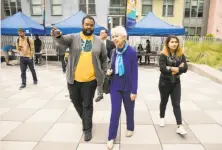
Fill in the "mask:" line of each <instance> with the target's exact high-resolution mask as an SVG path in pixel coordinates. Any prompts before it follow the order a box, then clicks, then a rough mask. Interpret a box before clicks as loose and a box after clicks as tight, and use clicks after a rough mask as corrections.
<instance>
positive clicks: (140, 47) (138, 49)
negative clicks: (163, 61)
mask: <svg viewBox="0 0 222 150" xmlns="http://www.w3.org/2000/svg"><path fill="white" fill-rule="evenodd" d="M137 52H138V54H139V56H137V59H138V60H139V63H140V64H142V55H141V54H142V52H143V46H142V44H139V46H138V48H137Z"/></svg>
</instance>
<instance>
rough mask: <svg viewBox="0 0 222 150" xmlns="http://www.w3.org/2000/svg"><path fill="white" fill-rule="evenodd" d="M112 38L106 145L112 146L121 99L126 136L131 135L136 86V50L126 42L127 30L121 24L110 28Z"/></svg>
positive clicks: (115, 134) (108, 72)
mask: <svg viewBox="0 0 222 150" xmlns="http://www.w3.org/2000/svg"><path fill="white" fill-rule="evenodd" d="M111 35H112V40H113V42H114V44H115V45H116V49H115V50H113V51H112V52H111V56H112V64H111V69H108V70H107V75H109V76H111V83H110V97H111V117H110V125H109V136H108V142H107V147H108V149H112V148H113V146H114V145H113V144H114V140H115V139H116V136H117V130H118V126H119V118H120V113H121V106H122V101H123V104H124V107H125V112H126V137H131V136H132V135H133V131H134V106H135V99H136V96H137V88H138V62H137V54H136V51H135V50H134V49H133V48H132V47H131V46H129V45H128V44H127V43H126V39H127V32H126V29H125V28H124V27H122V26H117V27H115V28H113V29H112V30H111Z"/></svg>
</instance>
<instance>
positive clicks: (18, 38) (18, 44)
mask: <svg viewBox="0 0 222 150" xmlns="http://www.w3.org/2000/svg"><path fill="white" fill-rule="evenodd" d="M27 43H28V45H29V48H30V49H31V46H30V41H29V37H27ZM17 44H18V45H19V38H18V39H17Z"/></svg>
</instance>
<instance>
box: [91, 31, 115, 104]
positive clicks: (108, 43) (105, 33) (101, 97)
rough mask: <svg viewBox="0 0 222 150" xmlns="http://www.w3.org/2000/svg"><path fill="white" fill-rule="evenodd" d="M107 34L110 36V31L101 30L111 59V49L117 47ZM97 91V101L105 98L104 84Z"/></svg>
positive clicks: (101, 36)
mask: <svg viewBox="0 0 222 150" xmlns="http://www.w3.org/2000/svg"><path fill="white" fill-rule="evenodd" d="M107 36H108V32H107V30H105V29H104V30H101V31H100V38H101V39H102V40H103V42H104V44H105V47H106V50H107V56H108V58H109V61H110V60H111V56H110V55H111V54H110V53H111V51H112V49H114V48H115V45H114V43H113V42H112V41H110V40H108V39H107ZM97 91H98V97H97V98H96V99H95V101H96V102H99V101H100V100H102V99H103V85H101V86H97Z"/></svg>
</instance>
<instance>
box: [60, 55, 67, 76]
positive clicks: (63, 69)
mask: <svg viewBox="0 0 222 150" xmlns="http://www.w3.org/2000/svg"><path fill="white" fill-rule="evenodd" d="M64 57H65V55H60V56H59V59H60V61H61V63H62V71H63V72H66V63H65V60H64Z"/></svg>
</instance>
